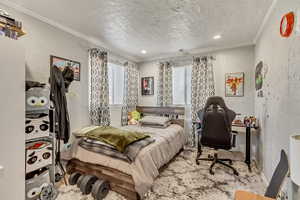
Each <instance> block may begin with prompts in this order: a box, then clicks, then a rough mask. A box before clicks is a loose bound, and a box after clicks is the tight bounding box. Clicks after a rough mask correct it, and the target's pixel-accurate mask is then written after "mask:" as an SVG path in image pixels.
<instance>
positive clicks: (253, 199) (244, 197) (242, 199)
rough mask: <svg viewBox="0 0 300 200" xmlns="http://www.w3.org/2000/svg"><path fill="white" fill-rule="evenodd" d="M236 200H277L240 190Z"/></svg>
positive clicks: (236, 193) (236, 194)
mask: <svg viewBox="0 0 300 200" xmlns="http://www.w3.org/2000/svg"><path fill="white" fill-rule="evenodd" d="M234 200H275V199H271V198H269V197H264V196H261V195H258V194H254V193H251V192H247V191H241V190H238V191H236V192H235V197H234Z"/></svg>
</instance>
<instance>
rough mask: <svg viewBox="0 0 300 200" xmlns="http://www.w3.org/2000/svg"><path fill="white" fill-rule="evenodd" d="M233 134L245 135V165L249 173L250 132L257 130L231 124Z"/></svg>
mask: <svg viewBox="0 0 300 200" xmlns="http://www.w3.org/2000/svg"><path fill="white" fill-rule="evenodd" d="M231 129H232V131H233V132H237V133H238V134H241V133H244V134H246V156H245V163H246V164H247V165H248V169H249V171H250V172H251V135H252V134H251V130H255V131H256V130H257V128H253V127H250V126H245V125H242V126H241V125H235V124H232V127H231Z"/></svg>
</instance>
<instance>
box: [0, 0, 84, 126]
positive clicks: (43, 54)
mask: <svg viewBox="0 0 300 200" xmlns="http://www.w3.org/2000/svg"><path fill="white" fill-rule="evenodd" d="M0 7H1V8H4V9H5V10H7V11H8V12H9V13H10V14H11V15H12V16H14V17H15V18H16V19H18V20H20V21H22V23H23V27H24V30H25V31H26V33H27V34H26V35H25V36H23V37H22V38H20V40H19V41H18V42H19V43H20V44H21V45H22V46H23V47H24V48H25V52H26V80H33V81H40V82H48V78H49V75H50V55H55V56H59V57H64V58H68V59H71V60H75V61H78V62H80V63H81V80H80V82H79V81H74V82H73V83H72V84H71V86H70V93H69V94H68V95H67V96H68V97H67V99H68V108H69V114H70V122H71V129H72V130H74V129H77V128H80V127H81V126H83V125H87V124H89V119H88V52H87V50H88V44H87V42H85V41H83V40H81V39H78V38H76V37H74V36H72V35H70V34H68V33H66V32H63V31H61V30H59V29H57V28H54V27H52V26H50V25H48V24H46V23H43V22H41V21H39V20H37V19H34V18H32V17H30V16H27V15H24V14H21V13H19V12H16V11H14V10H12V9H9V8H7V7H6V6H4V5H1V4H0Z"/></svg>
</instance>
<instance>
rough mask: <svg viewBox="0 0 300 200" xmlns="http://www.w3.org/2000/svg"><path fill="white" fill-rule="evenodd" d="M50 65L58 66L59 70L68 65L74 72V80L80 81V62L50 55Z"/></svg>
mask: <svg viewBox="0 0 300 200" xmlns="http://www.w3.org/2000/svg"><path fill="white" fill-rule="evenodd" d="M50 66H51V67H53V66H56V67H58V68H59V69H60V70H61V71H63V70H64V68H65V67H67V66H68V67H70V68H71V69H72V71H73V73H74V80H75V81H80V67H81V64H80V62H77V61H74V60H70V59H66V58H62V57H58V56H53V55H51V56H50Z"/></svg>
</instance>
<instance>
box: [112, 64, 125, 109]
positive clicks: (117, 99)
mask: <svg viewBox="0 0 300 200" xmlns="http://www.w3.org/2000/svg"><path fill="white" fill-rule="evenodd" d="M108 85H109V104H111V105H120V104H123V90H124V67H123V66H121V65H117V64H114V63H108Z"/></svg>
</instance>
